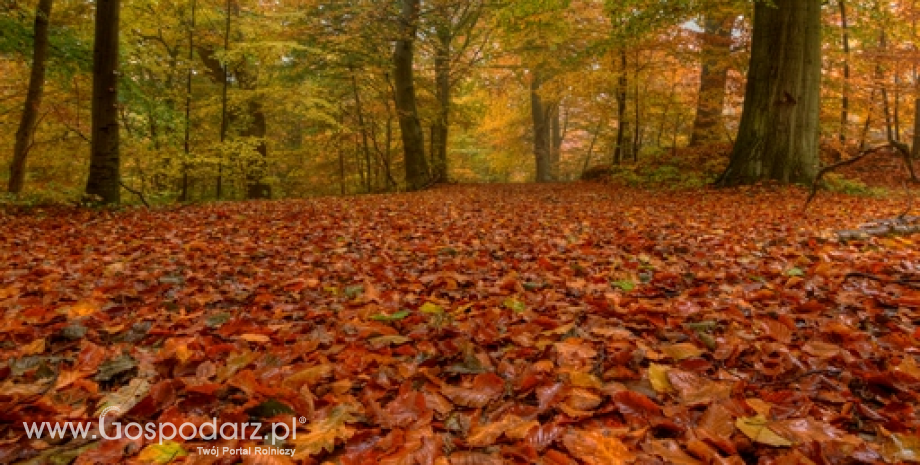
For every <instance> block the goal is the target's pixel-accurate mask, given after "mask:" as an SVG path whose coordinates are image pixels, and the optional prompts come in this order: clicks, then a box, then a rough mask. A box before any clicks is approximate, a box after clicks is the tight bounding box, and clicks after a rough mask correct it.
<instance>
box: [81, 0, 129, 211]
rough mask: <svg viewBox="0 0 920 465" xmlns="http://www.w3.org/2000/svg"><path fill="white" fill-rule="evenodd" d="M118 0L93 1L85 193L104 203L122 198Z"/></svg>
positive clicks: (114, 201) (113, 202) (110, 202)
mask: <svg viewBox="0 0 920 465" xmlns="http://www.w3.org/2000/svg"><path fill="white" fill-rule="evenodd" d="M120 7H121V5H120V0H98V1H97V2H96V34H95V42H94V43H93V103H92V115H93V123H92V142H91V148H90V165H89V179H88V180H87V181H86V194H87V195H89V196H92V197H97V199H94V200H98V201H100V202H102V203H104V204H116V203H118V202H119V201H120V200H121V160H120V158H119V146H118V142H119V133H118V130H119V127H118V27H119V25H118V20H119V15H120V11H119V10H120Z"/></svg>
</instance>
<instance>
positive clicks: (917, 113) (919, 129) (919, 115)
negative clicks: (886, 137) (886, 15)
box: [910, 0, 920, 159]
mask: <svg viewBox="0 0 920 465" xmlns="http://www.w3.org/2000/svg"><path fill="white" fill-rule="evenodd" d="M910 12H911V16H912V17H913V19H912V21H911V26H910V28H911V39H912V42H913V49H914V53H917V52H918V50H920V47H917V1H916V0H913V1H912V2H911V4H910ZM911 74H913V78H914V140H913V146H912V148H911V153H910V155H911V158H913V159H917V158H920V72H918V68H917V61H916V60H914V62H913V65H912V73H911Z"/></svg>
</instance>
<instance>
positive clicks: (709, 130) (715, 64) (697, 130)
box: [690, 12, 735, 146]
mask: <svg viewBox="0 0 920 465" xmlns="http://www.w3.org/2000/svg"><path fill="white" fill-rule="evenodd" d="M734 19H735V15H734V14H731V13H726V12H716V13H712V14H710V15H707V16H706V18H705V19H704V21H703V43H702V50H701V55H702V62H703V63H702V64H703V66H702V71H701V73H700V91H699V97H698V98H699V100H698V101H697V104H696V118H695V119H694V120H693V133H692V135H691V136H690V145H691V146H696V145H703V144H707V143H712V142H718V141H720V140H722V132H723V129H722V111H723V109H724V108H725V84H726V83H727V82H728V64H729V62H728V60H729V56H730V55H731V46H732V24H733V23H734Z"/></svg>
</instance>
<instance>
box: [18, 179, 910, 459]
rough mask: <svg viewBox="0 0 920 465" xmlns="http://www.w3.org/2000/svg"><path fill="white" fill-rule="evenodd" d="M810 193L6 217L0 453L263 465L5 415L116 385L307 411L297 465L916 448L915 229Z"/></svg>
mask: <svg viewBox="0 0 920 465" xmlns="http://www.w3.org/2000/svg"><path fill="white" fill-rule="evenodd" d="M805 196H806V193H805V192H803V191H799V190H795V189H786V188H783V189H780V188H771V187H753V188H743V189H736V190H727V191H726V190H723V191H714V190H708V189H703V190H697V191H692V192H680V193H655V194H651V193H647V192H642V191H637V190H629V189H624V188H620V187H612V186H602V185H589V184H584V185H581V186H578V188H571V187H563V186H555V185H549V186H493V187H462V188H461V187H456V188H445V189H436V190H433V191H430V192H425V193H420V194H406V195H389V196H365V197H359V198H339V199H317V200H303V201H284V202H253V203H237V204H212V205H206V206H192V207H184V208H171V209H164V210H158V211H151V210H125V211H122V212H117V213H114V212H98V211H88V210H64V209H51V210H41V211H32V212H30V214H28V215H25V214H10V213H7V214H4V216H2V221H0V261H2V263H4V267H3V269H2V271H0V309H2V311H3V320H2V323H0V350H2V352H0V360H2V365H0V378H2V379H3V381H2V382H0V419H2V423H0V434H2V441H0V462H3V463H8V462H13V461H17V460H27V459H32V460H34V461H36V462H41V463H47V462H51V461H54V462H55V463H64V462H68V461H71V460H75V463H108V462H117V461H122V460H129V461H135V462H143V463H149V462H157V463H165V462H169V461H177V462H182V461H184V462H188V463H232V462H235V461H236V460H237V459H242V460H243V461H244V462H246V463H255V462H254V459H255V458H256V457H253V456H240V457H233V456H228V457H226V456H225V457H220V458H217V457H213V456H204V455H200V454H198V453H197V450H198V449H197V448H198V447H210V446H212V445H214V443H209V442H207V441H202V440H200V439H192V440H188V441H184V440H181V439H176V440H174V441H173V442H168V443H165V444H164V445H159V444H157V441H155V440H154V441H145V440H144V439H141V440H138V441H130V440H127V439H125V440H120V441H89V440H81V439H66V440H61V439H58V440H56V441H52V440H50V439H48V438H45V439H42V440H37V439H31V440H30V439H28V438H27V437H26V436H25V433H24V431H23V429H22V427H21V424H22V422H24V421H48V422H66V421H83V422H87V421H93V420H95V417H94V415H96V414H97V413H98V411H99V410H100V409H102V408H103V407H106V406H113V405H115V406H120V407H122V412H121V414H120V418H119V420H120V421H140V422H146V421H159V422H165V421H172V422H175V423H177V424H178V423H182V422H192V423H195V424H201V423H202V422H205V421H209V420H210V419H211V418H212V417H213V418H218V419H219V420H220V421H223V422H244V421H250V420H259V421H267V420H269V419H273V418H275V419H283V420H285V421H289V420H290V417H292V416H295V417H298V418H302V419H303V423H298V428H299V430H298V436H297V439H296V440H292V441H288V442H287V443H285V444H284V447H290V448H294V449H295V450H296V453H295V457H294V458H293V461H296V462H298V463H342V464H364V463H382V464H396V463H407V464H408V463H420V464H430V463H436V464H447V463H450V464H491V463H496V464H498V463H544V464H555V463H559V464H569V463H571V464H575V463H584V464H616V463H637V464H639V463H641V464H645V463H680V464H695V463H720V464H732V463H734V464H741V463H769V464H793V463H796V464H797V463H854V462H856V463H880V462H885V463H899V462H909V461H916V460H917V458H918V457H920V438H918V436H917V433H916V432H917V427H918V421H920V417H918V412H917V407H916V406H917V405H918V404H917V401H918V399H917V392H918V390H920V367H918V365H917V360H916V355H917V354H916V350H917V339H918V337H920V329H918V325H917V324H918V321H920V314H918V308H920V290H917V289H916V288H915V286H914V285H913V284H911V283H910V282H909V281H907V280H906V279H907V278H908V277H909V276H911V275H913V274H914V273H916V260H917V252H916V251H917V247H916V245H915V242H914V241H915V239H913V238H909V237H908V238H903V237H902V238H871V239H866V240H860V241H850V242H843V241H840V240H838V239H836V237H835V236H834V235H833V233H832V232H833V231H834V230H835V229H840V228H847V227H853V226H854V225H856V224H858V223H860V222H862V221H865V220H868V219H870V218H877V217H884V216H893V215H896V214H897V213H898V212H899V211H900V210H901V209H902V207H903V204H902V203H900V202H897V201H895V200H879V199H869V198H858V197H848V196H843V195H838V194H824V195H822V196H821V197H820V198H819V200H818V201H817V202H816V203H815V204H814V205H813V206H812V207H811V208H810V209H809V210H808V213H807V214H803V213H802V204H803V202H804V199H805ZM850 273H863V274H865V275H871V276H875V277H877V278H879V279H866V278H865V277H862V275H851V274H850ZM897 279H901V280H904V281H902V282H893V281H894V280H897ZM219 445H221V446H227V445H229V446H233V447H235V448H253V447H257V446H264V444H261V443H259V442H257V441H242V442H239V443H236V444H226V443H221V444H219ZM261 460H268V459H267V458H262V459H261ZM271 460H274V461H276V462H277V463H287V462H288V461H291V459H290V458H289V457H272V458H271Z"/></svg>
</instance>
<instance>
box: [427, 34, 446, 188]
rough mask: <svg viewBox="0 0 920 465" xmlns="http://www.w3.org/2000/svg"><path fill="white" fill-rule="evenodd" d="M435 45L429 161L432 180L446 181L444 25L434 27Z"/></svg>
mask: <svg viewBox="0 0 920 465" xmlns="http://www.w3.org/2000/svg"><path fill="white" fill-rule="evenodd" d="M435 32H436V35H437V44H436V49H435V57H434V72H435V98H436V99H437V101H438V114H437V118H435V121H434V124H433V125H432V127H431V138H432V141H431V151H432V154H431V159H432V165H433V166H432V172H433V177H434V180H435V181H437V182H445V181H447V174H448V166H447V137H448V132H449V128H450V72H451V66H450V53H451V50H450V49H451V46H450V44H451V34H450V28H449V27H448V26H446V25H444V24H440V25H438V26H437V27H436V30H435Z"/></svg>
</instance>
